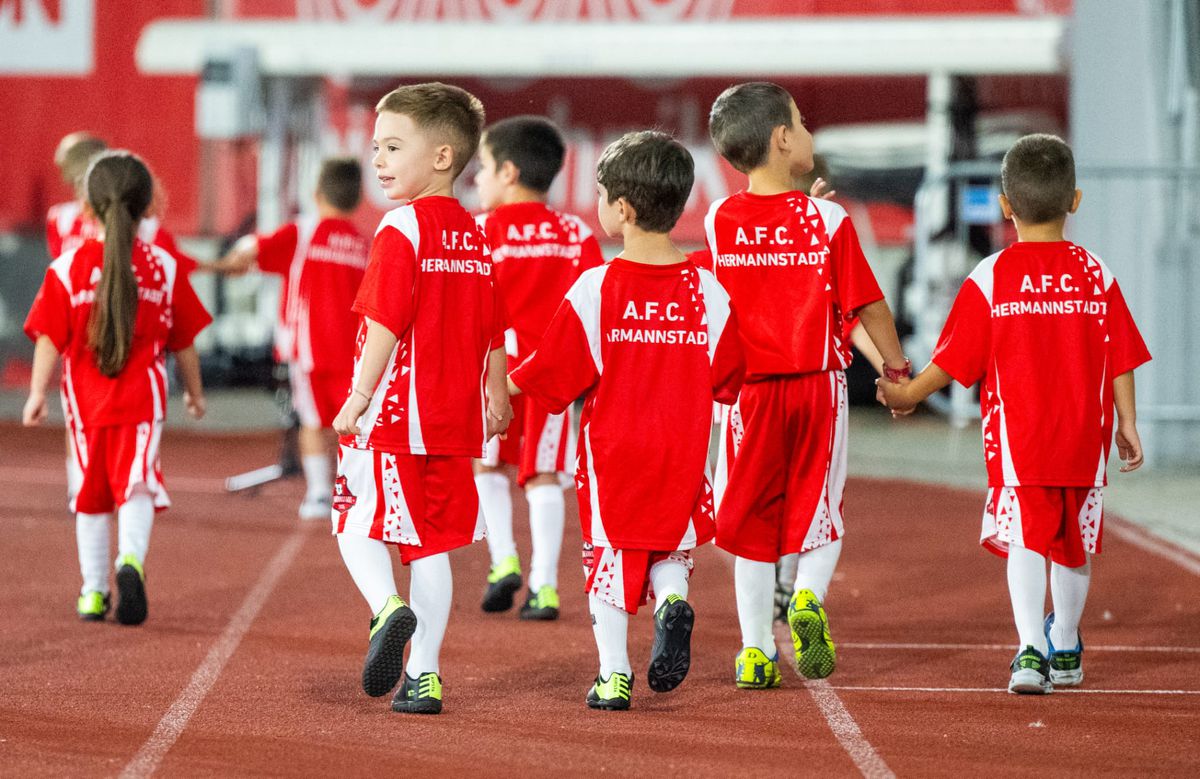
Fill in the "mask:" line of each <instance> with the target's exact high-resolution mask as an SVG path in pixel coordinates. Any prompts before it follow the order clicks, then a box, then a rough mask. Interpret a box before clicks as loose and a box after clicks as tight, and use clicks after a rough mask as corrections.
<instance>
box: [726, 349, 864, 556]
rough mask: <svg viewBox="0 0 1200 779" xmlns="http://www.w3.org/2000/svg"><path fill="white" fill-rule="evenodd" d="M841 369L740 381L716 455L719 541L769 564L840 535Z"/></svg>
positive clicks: (843, 469) (843, 444)
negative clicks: (756, 380)
mask: <svg viewBox="0 0 1200 779" xmlns="http://www.w3.org/2000/svg"><path fill="white" fill-rule="evenodd" d="M846 412H847V400H846V375H845V374H844V373H842V372H841V371H828V372H826V373H809V374H804V375H802V376H787V377H780V378H777V379H769V380H767V381H759V382H753V383H750V384H747V385H745V386H744V387H742V393H741V396H740V397H739V398H738V401H737V403H735V404H734V405H733V406H730V407H729V408H728V409H727V410H726V411H725V414H724V419H723V421H722V425H721V441H720V449H719V451H718V454H717V473H716V484H715V492H716V496H717V501H718V502H717V539H716V543H717V546H719V547H721V548H722V549H725V550H726V551H729V552H732V553H733V554H735V555H737V556H739V557H745V558H748V559H750V560H758V561H761V562H767V563H773V562H775V561H776V560H778V559H779V558H780V557H782V556H783V555H785V554H791V553H792V552H806V551H808V550H809V549H815V548H817V547H819V546H824V545H825V544H829V543H832V542H833V541H836V540H837V539H839V538H841V537H842V534H843V529H842V492H843V491H844V489H845V486H846V422H847V419H846Z"/></svg>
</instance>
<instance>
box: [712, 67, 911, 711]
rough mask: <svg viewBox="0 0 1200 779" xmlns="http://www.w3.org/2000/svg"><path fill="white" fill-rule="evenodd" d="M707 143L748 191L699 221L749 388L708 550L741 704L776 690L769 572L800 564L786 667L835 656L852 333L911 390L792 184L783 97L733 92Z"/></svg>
mask: <svg viewBox="0 0 1200 779" xmlns="http://www.w3.org/2000/svg"><path fill="white" fill-rule="evenodd" d="M709 134H710V135H711V137H712V140H713V143H714V145H715V146H716V148H717V151H718V152H719V153H720V154H721V156H722V157H724V158H725V159H726V160H728V161H729V163H730V164H731V165H733V167H734V168H736V169H737V170H739V171H741V172H742V173H745V174H746V176H747V179H748V186H747V188H746V190H745V191H742V192H738V193H737V194H734V195H732V196H730V197H727V198H724V199H722V200H718V201H717V202H715V203H713V204H712V207H711V208H710V209H709V212H708V216H707V217H706V218H705V231H706V237H707V242H708V248H709V250H710V251H711V252H712V259H713V271H714V273H715V274H716V277H717V280H718V281H719V282H721V284H722V285H724V286H725V288H726V289H728V290H729V296H730V298H731V299H732V301H733V305H734V306H735V307H736V308H737V311H738V317H739V323H740V327H741V332H742V336H743V343H744V344H745V347H746V373H747V376H746V386H745V387H744V388H743V390H742V394H741V397H740V399H739V400H738V402H737V404H735V405H734V406H733V407H732V408H730V409H729V411H728V413H727V414H726V415H725V418H724V420H723V423H722V428H723V429H722V435H721V448H720V452H719V455H718V461H717V496H718V506H719V510H718V513H717V539H716V543H717V546H719V547H721V548H722V549H725V550H726V551H729V552H731V553H732V554H734V555H735V556H736V561H735V566H734V580H735V585H736V592H737V605H738V620H739V622H740V624H741V630H742V650H741V652H740V653H739V654H738V656H737V659H736V660H735V671H734V673H735V680H736V683H737V686H738V687H740V688H742V689H765V688H770V687H777V686H778V685H779V684H780V681H781V677H780V673H779V667H778V654H777V652H776V651H775V639H774V634H773V633H772V628H771V624H772V611H773V605H774V592H775V563H776V561H778V560H779V559H780V558H781V557H783V556H785V555H788V554H792V553H797V552H798V553H799V558H798V562H797V569H796V578H795V582H794V588H793V595H792V597H791V601H790V603H789V605H788V623H789V625H790V627H791V632H792V642H793V644H794V648H795V653H796V662H797V665H798V667H799V669H800V672H801V673H802V674H803V675H804V676H806V677H808V678H814V679H815V678H824V677H826V676H829V674H831V673H832V672H833V670H834V667H835V664H836V649H835V646H834V643H833V640H832V638H831V636H830V632H829V622H828V619H827V617H826V614H825V609H824V607H823V605H822V603H823V601H824V600H825V596H826V593H827V591H828V588H829V582H830V580H831V579H832V578H833V572H834V568H835V567H836V565H837V560H838V557H839V555H840V554H841V546H842V535H843V525H842V492H843V488H844V487H845V480H846V423H847V420H846V414H847V398H846V377H845V373H844V370H845V368H846V367H847V366H848V365H849V364H850V359H851V352H850V339H849V338H848V337H847V331H848V328H847V327H846V324H847V323H848V322H849V321H851V320H852V319H853V318H854V317H858V319H859V320H860V321H861V323H862V326H863V328H864V329H865V330H866V334H867V335H868V336H869V337H870V340H871V342H872V343H874V344H875V345H876V347H877V348H878V349H879V352H880V354H881V355H882V356H883V361H884V366H883V367H884V372H885V374H886V375H887V376H888V377H890V378H892V379H893V380H896V381H901V380H906V378H907V375H908V361H907V360H906V359H905V358H904V353H903V351H902V350H901V348H900V341H899V338H898V337H897V335H896V328H895V325H894V323H893V321H892V314H891V311H890V310H889V308H888V305H887V302H886V301H884V299H883V293H882V292H880V290H879V285H878V284H877V283H876V282H875V277H874V275H873V274H872V273H871V269H870V267H869V266H868V265H867V262H866V259H865V258H864V257H863V253H862V249H861V247H860V246H859V243H858V238H857V236H856V235H855V232H854V226H853V225H852V224H851V223H850V219H849V218H848V217H847V215H846V211H845V210H844V209H843V208H842V207H841V206H839V205H838V204H836V203H834V202H832V201H829V200H822V199H820V198H811V197H809V196H808V195H806V194H804V193H803V192H801V191H799V190H797V189H796V188H795V185H794V182H795V181H796V180H797V179H798V178H799V177H800V176H802V175H803V174H805V173H807V172H808V171H809V170H811V169H812V166H813V158H812V136H811V135H809V133H808V130H806V129H805V127H804V122H803V120H802V118H801V116H800V110H799V109H798V108H797V107H796V103H795V101H793V100H792V97H791V95H789V94H788V93H787V90H785V89H783V88H782V87H780V86H777V85H775V84H769V83H765V82H756V83H748V84H739V85H736V86H733V87H730V88H729V89H727V90H725V91H724V92H723V93H721V95H720V96H719V97H718V98H717V99H716V102H714V103H713V107H712V111H711V113H710V116H709Z"/></svg>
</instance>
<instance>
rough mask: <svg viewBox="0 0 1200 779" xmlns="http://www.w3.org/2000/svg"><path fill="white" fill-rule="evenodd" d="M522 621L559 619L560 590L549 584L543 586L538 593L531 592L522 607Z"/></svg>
mask: <svg viewBox="0 0 1200 779" xmlns="http://www.w3.org/2000/svg"><path fill="white" fill-rule="evenodd" d="M521 619H535V620H543V621H548V620H553V619H558V590H556V589H554V588H553V587H552V586H550V585H549V584H543V585H542V586H541V587H539V588H538V591H537V592H534V591H533V590H530V591H529V595H527V596H526V598H525V605H524V606H522V607H521Z"/></svg>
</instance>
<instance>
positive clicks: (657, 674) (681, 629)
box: [646, 595, 696, 692]
mask: <svg viewBox="0 0 1200 779" xmlns="http://www.w3.org/2000/svg"><path fill="white" fill-rule="evenodd" d="M695 620H696V613H695V612H694V611H693V610H692V607H691V606H690V605H688V602H687V601H685V600H684V599H683V598H681V597H679V596H678V595H668V596H667V602H666V603H664V604H663V605H662V608H661V609H659V610H658V611H657V612H655V614H654V648H653V649H651V650H650V672H649V673H648V674H646V681H647V682H648V683H649V685H650V689H651V690H654V691H655V692H670V691H671V690H674V689H675V688H676V687H678V686H679V684H680V683H681V682H682V681H683V680H684V678H686V677H687V673H688V669H689V668H690V667H691V665H692V626H693V624H694V623H695Z"/></svg>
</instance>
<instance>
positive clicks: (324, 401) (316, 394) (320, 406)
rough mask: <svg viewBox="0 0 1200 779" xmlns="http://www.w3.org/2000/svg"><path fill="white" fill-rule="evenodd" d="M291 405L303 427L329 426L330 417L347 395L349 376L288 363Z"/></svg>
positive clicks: (340, 408)
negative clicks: (312, 369) (305, 368)
mask: <svg viewBox="0 0 1200 779" xmlns="http://www.w3.org/2000/svg"><path fill="white" fill-rule="evenodd" d="M288 383H289V384H291V388H292V408H294V409H295V410H296V415H297V416H298V417H300V424H301V425H303V426H305V427H332V426H333V419H334V417H336V416H337V413H338V412H339V411H341V410H342V405H343V404H344V403H345V402H346V398H347V397H349V396H350V376H349V374H342V373H340V372H337V371H306V370H302V369H301V368H299V367H297V366H296V364H295V363H292V364H291V365H289V366H288Z"/></svg>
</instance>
